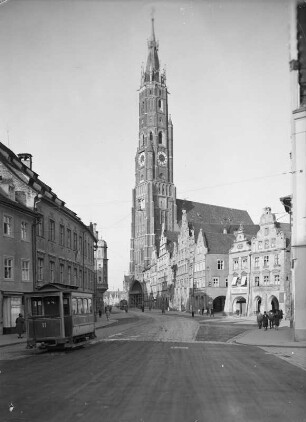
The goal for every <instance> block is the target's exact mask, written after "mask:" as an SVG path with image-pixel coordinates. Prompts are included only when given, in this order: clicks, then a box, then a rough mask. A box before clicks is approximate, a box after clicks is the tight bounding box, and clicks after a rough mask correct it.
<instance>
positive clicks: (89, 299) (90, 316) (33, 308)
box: [25, 283, 95, 349]
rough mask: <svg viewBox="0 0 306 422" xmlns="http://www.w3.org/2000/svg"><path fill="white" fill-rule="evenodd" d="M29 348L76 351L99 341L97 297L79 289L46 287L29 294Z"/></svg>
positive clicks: (27, 314)
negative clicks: (95, 339) (92, 341)
mask: <svg viewBox="0 0 306 422" xmlns="http://www.w3.org/2000/svg"><path fill="white" fill-rule="evenodd" d="M25 317H26V327H27V343H28V347H36V346H37V345H39V346H40V347H41V348H47V349H52V348H62V349H65V348H73V347H75V346H76V345H78V346H79V345H80V344H81V343H84V342H87V341H89V340H90V339H93V338H95V318H94V312H93V295H92V294H91V293H85V292H82V291H80V290H79V288H78V287H74V286H67V285H63V284H59V283H51V284H45V285H44V286H42V287H41V288H40V289H39V290H37V291H35V292H32V293H27V294H26V295H25Z"/></svg>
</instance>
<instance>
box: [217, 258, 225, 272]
mask: <svg viewBox="0 0 306 422" xmlns="http://www.w3.org/2000/svg"><path fill="white" fill-rule="evenodd" d="M217 268H218V270H224V261H223V260H222V259H218V261H217Z"/></svg>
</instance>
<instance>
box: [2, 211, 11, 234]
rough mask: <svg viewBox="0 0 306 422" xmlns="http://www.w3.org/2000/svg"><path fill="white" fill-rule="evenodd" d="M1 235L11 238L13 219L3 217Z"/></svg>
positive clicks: (6, 216)
mask: <svg viewBox="0 0 306 422" xmlns="http://www.w3.org/2000/svg"><path fill="white" fill-rule="evenodd" d="M3 234H4V235H5V236H10V237H13V218H12V217H9V216H8V215H4V216H3Z"/></svg>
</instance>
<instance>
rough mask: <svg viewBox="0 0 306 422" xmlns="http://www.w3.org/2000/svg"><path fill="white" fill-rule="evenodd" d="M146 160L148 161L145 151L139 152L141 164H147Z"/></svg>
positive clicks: (141, 165)
mask: <svg viewBox="0 0 306 422" xmlns="http://www.w3.org/2000/svg"><path fill="white" fill-rule="evenodd" d="M145 162H146V156H145V153H144V152H142V153H141V154H139V157H138V163H139V166H140V167H143V166H144V165H145Z"/></svg>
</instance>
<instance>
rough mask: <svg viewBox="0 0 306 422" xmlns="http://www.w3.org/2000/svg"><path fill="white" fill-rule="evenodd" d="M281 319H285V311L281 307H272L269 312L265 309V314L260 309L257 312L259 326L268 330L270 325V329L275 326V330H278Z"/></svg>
mask: <svg viewBox="0 0 306 422" xmlns="http://www.w3.org/2000/svg"><path fill="white" fill-rule="evenodd" d="M281 319H283V311H282V310H281V309H280V310H278V309H277V310H273V309H271V310H270V311H269V312H266V311H264V313H263V314H262V313H261V312H260V311H259V312H258V314H257V324H258V328H259V329H260V328H262V327H263V329H264V330H267V329H268V326H269V327H270V329H272V328H275V330H278V327H279V324H280V320H281Z"/></svg>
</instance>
